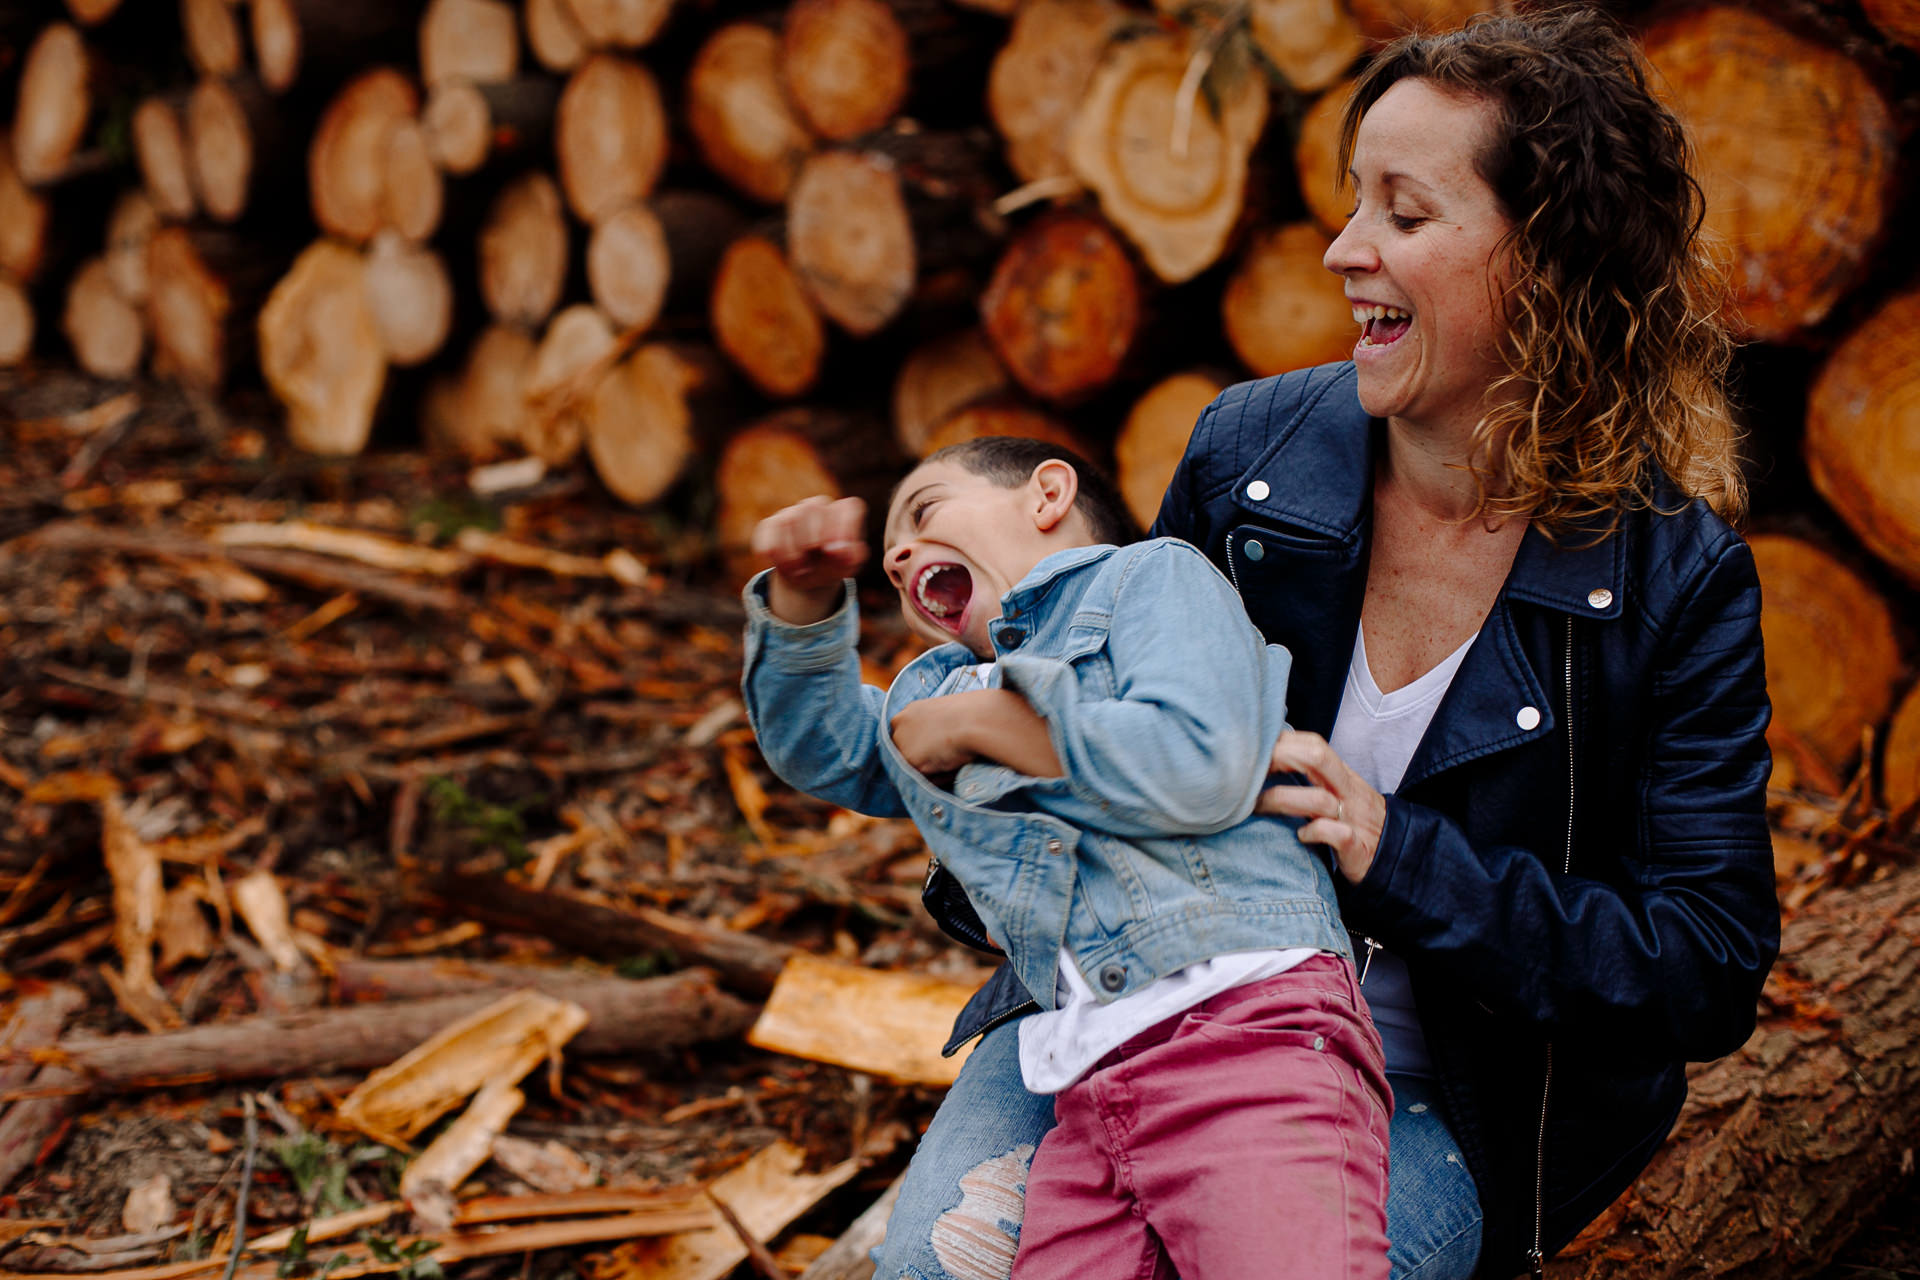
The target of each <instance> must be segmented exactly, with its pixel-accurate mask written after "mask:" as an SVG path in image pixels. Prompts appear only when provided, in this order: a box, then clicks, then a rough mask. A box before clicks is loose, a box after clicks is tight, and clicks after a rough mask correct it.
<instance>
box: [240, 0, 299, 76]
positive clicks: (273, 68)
mask: <svg viewBox="0 0 1920 1280" xmlns="http://www.w3.org/2000/svg"><path fill="white" fill-rule="evenodd" d="M248 27H249V29H250V30H251V32H252V35H253V61H254V65H255V67H256V68H257V69H258V71H259V73H260V83H262V84H264V85H266V86H267V88H268V89H269V90H271V91H272V92H274V93H285V92H286V91H287V90H288V89H291V88H292V87H293V82H294V81H295V80H298V79H299V78H300V56H301V52H302V49H301V45H302V41H301V38H300V15H299V13H298V12H297V11H296V10H295V9H294V7H293V0H252V5H251V10H250V12H249V15H248Z"/></svg>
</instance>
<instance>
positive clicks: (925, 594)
mask: <svg viewBox="0 0 1920 1280" xmlns="http://www.w3.org/2000/svg"><path fill="white" fill-rule="evenodd" d="M913 599H914V603H916V604H918V605H919V606H920V612H922V613H923V614H925V615H926V616H927V617H928V618H929V619H931V620H932V621H933V622H934V624H935V625H937V626H940V627H944V628H946V629H947V630H948V631H951V632H953V633H954V634H955V635H958V634H959V633H960V625H961V623H962V621H964V619H965V618H966V614H967V602H968V601H970V600H972V599H973V575H972V574H970V573H968V572H967V571H966V570H965V569H963V568H962V567H960V566H959V565H957V564H933V565H928V566H927V567H926V568H925V569H922V570H921V571H920V575H919V577H917V578H915V579H914V580H913Z"/></svg>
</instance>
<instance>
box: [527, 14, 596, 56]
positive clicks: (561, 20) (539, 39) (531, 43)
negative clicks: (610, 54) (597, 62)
mask: <svg viewBox="0 0 1920 1280" xmlns="http://www.w3.org/2000/svg"><path fill="white" fill-rule="evenodd" d="M523 15H524V16H525V18H526V21H527V47H528V48H529V49H532V50H533V56H534V57H535V58H537V59H538V60H539V62H540V65H541V66H543V67H545V68H546V69H547V70H549V71H558V72H561V73H562V74H565V73H566V72H569V71H572V70H573V69H574V68H576V67H578V66H579V65H580V64H581V63H583V62H585V61H586V60H587V54H588V53H590V52H591V49H590V47H589V46H588V44H587V36H586V33H585V32H584V31H582V30H580V24H579V23H578V22H576V21H574V17H573V10H572V8H571V4H570V0H526V3H525V5H524V8H523Z"/></svg>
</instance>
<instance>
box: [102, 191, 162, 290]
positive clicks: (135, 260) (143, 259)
mask: <svg viewBox="0 0 1920 1280" xmlns="http://www.w3.org/2000/svg"><path fill="white" fill-rule="evenodd" d="M159 226H160V211H159V210H158V209H156V208H154V205H153V201H152V199H150V198H149V197H148V196H147V193H146V192H144V191H129V192H127V193H126V194H124V195H122V196H121V197H120V199H119V201H118V202H117V203H116V204H115V205H114V206H113V212H112V214H110V215H109V216H108V218H107V243H106V260H107V272H108V274H109V275H110V276H111V277H112V278H113V287H114V289H115V290H117V291H118V292H119V294H120V296H121V297H123V298H125V299H126V300H127V301H128V302H131V303H133V304H134V305H136V306H138V305H139V304H141V303H143V302H145V301H146V300H147V242H148V241H149V240H151V239H153V233H154V232H155V231H156V230H157V229H158V228H159Z"/></svg>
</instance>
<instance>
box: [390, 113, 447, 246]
mask: <svg viewBox="0 0 1920 1280" xmlns="http://www.w3.org/2000/svg"><path fill="white" fill-rule="evenodd" d="M383 163H384V165H385V168H386V173H385V176H384V178H383V181H382V183H381V186H382V192H381V196H382V199H381V214H380V226H384V227H390V228H392V229H393V230H395V231H398V232H399V233H400V234H401V235H403V236H405V237H406V238H407V239H409V240H412V241H415V242H416V243H418V242H420V241H423V240H426V239H428V238H429V237H430V236H432V235H433V233H434V231H435V229H437V228H438V227H439V225H440V215H441V213H442V211H443V210H444V208H445V199H446V194H445V188H444V186H443V185H442V183H441V179H440V169H439V166H437V165H436V164H434V162H433V149H432V146H431V145H430V144H429V142H428V141H427V131H426V129H425V128H424V127H422V125H421V124H420V122H419V121H417V120H412V119H405V120H396V121H394V122H393V126H392V128H391V129H390V130H389V131H388V133H387V145H386V148H385V151H384V154H383Z"/></svg>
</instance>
